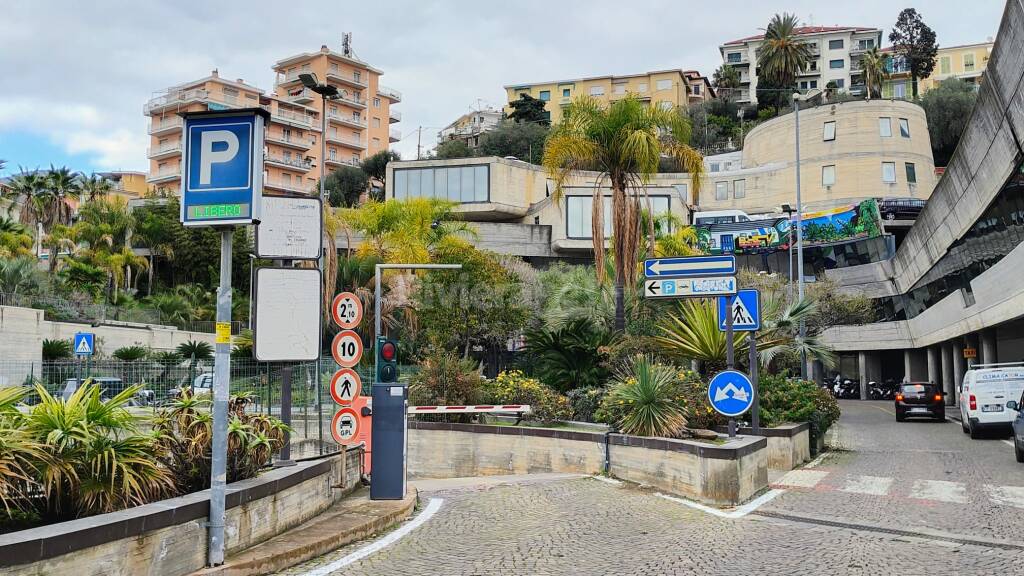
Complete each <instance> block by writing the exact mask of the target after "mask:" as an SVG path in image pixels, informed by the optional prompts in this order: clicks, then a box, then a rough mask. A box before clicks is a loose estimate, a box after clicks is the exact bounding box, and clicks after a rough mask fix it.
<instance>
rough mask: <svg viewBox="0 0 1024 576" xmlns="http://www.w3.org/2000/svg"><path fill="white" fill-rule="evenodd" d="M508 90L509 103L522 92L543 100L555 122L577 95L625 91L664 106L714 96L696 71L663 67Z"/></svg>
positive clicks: (613, 95) (610, 96) (608, 97)
mask: <svg viewBox="0 0 1024 576" xmlns="http://www.w3.org/2000/svg"><path fill="white" fill-rule="evenodd" d="M505 92H506V96H507V97H508V101H509V102H513V101H515V100H518V99H519V96H520V95H523V94H526V95H528V96H532V97H534V98H537V99H538V100H542V101H544V103H545V110H546V111H547V113H548V119H549V120H550V121H551V123H552V124H557V123H558V122H560V121H561V119H562V109H563V108H564V107H565V106H568V105H569V103H570V102H572V100H573V98H576V97H577V96H591V97H593V98H596V99H597V100H598V101H600V102H605V103H608V102H611V101H614V100H616V99H618V98H623V97H624V96H626V94H634V95H636V96H637V97H639V98H640V99H641V100H643V101H644V102H647V103H649V104H651V105H652V106H661V107H663V108H679V107H686V106H689V105H690V104H694V103H699V102H703V101H704V100H709V99H711V98H714V97H715V92H714V88H712V87H711V82H710V81H709V80H708V79H707V77H706V76H703V75H701V74H700V73H699V72H697V71H695V70H660V71H656V72H646V73H643V74H628V75H625V76H593V77H590V78H576V79H572V80H556V81H553V82H541V83H536V84H511V85H508V86H505ZM505 112H506V114H508V113H511V112H512V109H511V107H506V108H505Z"/></svg>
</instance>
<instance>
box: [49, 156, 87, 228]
mask: <svg viewBox="0 0 1024 576" xmlns="http://www.w3.org/2000/svg"><path fill="white" fill-rule="evenodd" d="M46 186H47V195H46V196H45V205H46V209H45V211H44V222H43V225H44V227H45V228H47V229H49V227H50V226H53V225H54V224H65V225H67V224H70V223H71V215H72V212H73V210H72V208H71V204H70V202H69V201H71V200H78V195H79V192H80V191H81V187H80V186H79V183H78V173H77V172H72V171H71V170H70V169H69V168H67V167H66V166H62V167H60V168H54V167H53V166H52V165H51V166H50V170H49V172H47V173H46Z"/></svg>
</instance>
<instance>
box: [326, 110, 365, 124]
mask: <svg viewBox="0 0 1024 576" xmlns="http://www.w3.org/2000/svg"><path fill="white" fill-rule="evenodd" d="M327 119H328V120H330V121H332V122H337V123H339V124H344V125H346V126H352V127H353V128H366V119H365V118H357V117H355V116H352V115H349V114H341V113H340V112H328V113H327Z"/></svg>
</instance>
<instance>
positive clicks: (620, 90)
mask: <svg viewBox="0 0 1024 576" xmlns="http://www.w3.org/2000/svg"><path fill="white" fill-rule="evenodd" d="M612 92H614V93H616V94H625V93H626V85H625V84H616V85H614V86H612Z"/></svg>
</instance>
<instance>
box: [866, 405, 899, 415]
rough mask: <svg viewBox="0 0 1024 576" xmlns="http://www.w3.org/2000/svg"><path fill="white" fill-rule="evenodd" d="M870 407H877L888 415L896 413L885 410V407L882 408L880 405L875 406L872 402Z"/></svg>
mask: <svg viewBox="0 0 1024 576" xmlns="http://www.w3.org/2000/svg"><path fill="white" fill-rule="evenodd" d="M871 407H872V408H878V409H879V410H881V411H882V412H885V413H886V414H888V415H890V416H895V415H896V413H895V412H893V411H892V410H886V409H885V408H882V407H881V406H875V405H874V404H872V405H871Z"/></svg>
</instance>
